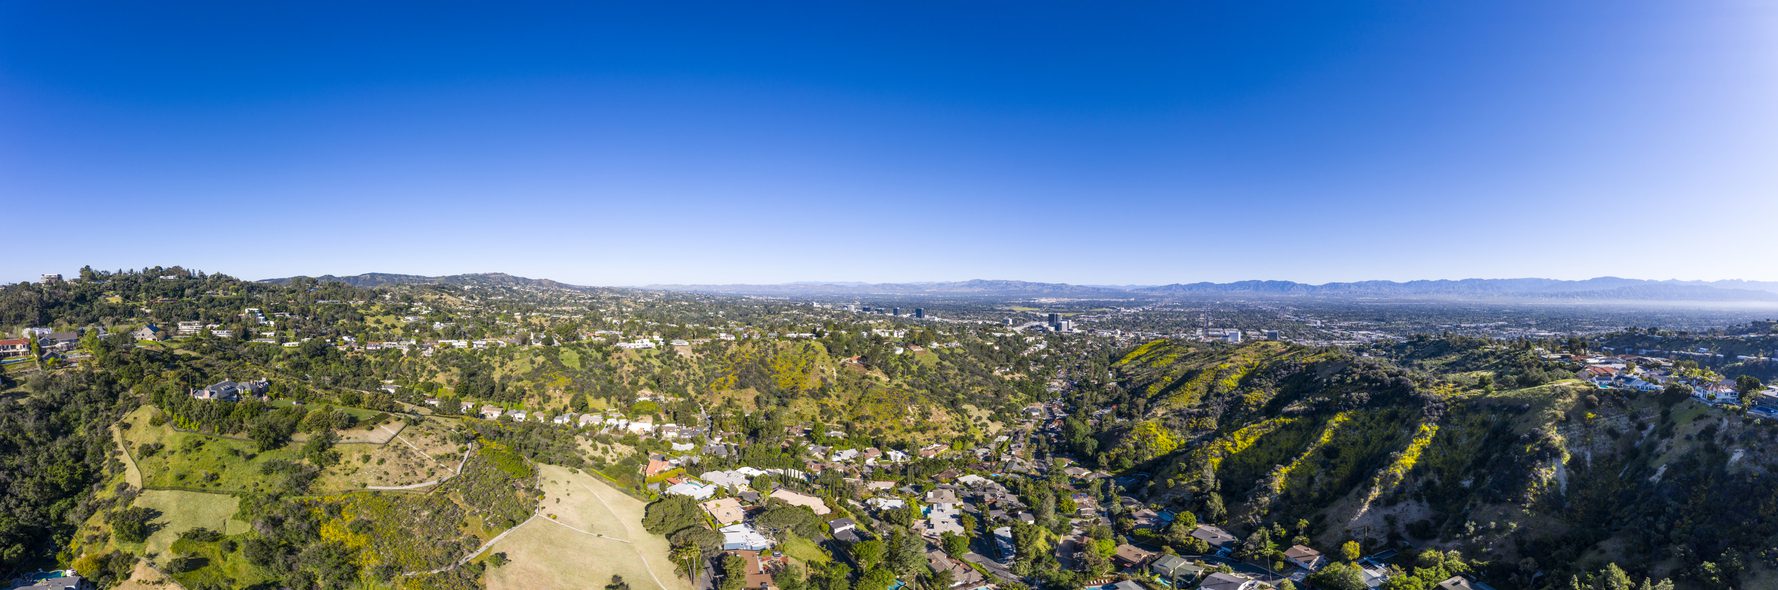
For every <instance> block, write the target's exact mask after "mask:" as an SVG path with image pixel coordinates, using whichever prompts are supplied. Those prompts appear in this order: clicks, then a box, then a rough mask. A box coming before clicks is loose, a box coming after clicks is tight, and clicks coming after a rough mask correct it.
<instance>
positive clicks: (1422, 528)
mask: <svg viewBox="0 0 1778 590" xmlns="http://www.w3.org/2000/svg"><path fill="white" fill-rule="evenodd" d="M1420 344H1421V346H1420V347H1419V348H1418V349H1415V348H1413V347H1412V345H1410V344H1404V345H1402V346H1401V347H1400V348H1399V349H1397V350H1390V351H1385V352H1388V353H1391V354H1393V355H1395V356H1396V357H1397V360H1398V361H1399V363H1398V362H1391V361H1386V360H1382V359H1378V358H1365V357H1362V356H1356V355H1354V354H1352V353H1350V352H1345V351H1330V350H1317V349H1309V348H1303V347H1296V346H1291V345H1286V344H1280V343H1274V342H1261V343H1254V344H1250V345H1247V346H1242V347H1225V346H1220V345H1193V344H1181V343H1175V342H1170V341H1155V342H1150V343H1147V344H1144V345H1142V346H1140V347H1138V348H1136V349H1134V350H1132V351H1130V352H1129V353H1128V354H1126V355H1124V356H1123V357H1122V358H1120V359H1118V360H1117V361H1116V363H1115V364H1114V366H1113V374H1114V377H1115V378H1116V379H1117V382H1118V383H1117V386H1116V387H1115V390H1114V391H1112V392H1110V393H1109V395H1110V396H1111V399H1110V400H1106V401H1109V402H1110V403H1109V404H1106V405H1105V406H1106V407H1114V408H1115V410H1114V411H1112V412H1110V413H1107V414H1105V415H1104V416H1102V417H1100V422H1099V424H1098V425H1097V427H1096V428H1092V427H1087V428H1085V429H1083V428H1082V426H1083V425H1084V423H1085V422H1087V421H1089V420H1091V417H1090V415H1089V414H1088V413H1085V412H1082V413H1077V414H1076V416H1075V417H1074V418H1071V419H1070V421H1071V422H1073V423H1074V424H1071V430H1072V431H1073V432H1075V433H1078V432H1081V431H1083V430H1084V431H1086V432H1091V433H1093V434H1094V436H1093V437H1092V438H1091V440H1090V441H1089V440H1082V439H1081V438H1080V437H1078V436H1071V437H1070V438H1071V439H1072V440H1071V441H1070V442H1071V443H1074V447H1075V448H1076V449H1077V450H1082V451H1089V453H1088V454H1089V455H1090V457H1089V460H1090V461H1093V462H1096V463H1098V464H1099V465H1101V466H1102V467H1104V468H1107V469H1109V470H1111V471H1113V472H1114V473H1117V474H1120V475H1124V476H1129V477H1126V478H1125V479H1124V480H1123V481H1125V482H1128V483H1129V487H1130V488H1131V489H1130V491H1132V492H1134V493H1136V494H1138V495H1145V496H1147V497H1148V498H1150V499H1152V500H1157V501H1162V502H1165V503H1168V504H1169V505H1172V506H1175V507H1177V508H1180V509H1184V510H1189V511H1191V512H1193V513H1194V514H1196V515H1198V516H1200V518H1202V519H1203V520H1205V521H1210V522H1218V523H1225V524H1226V525H1227V526H1228V527H1229V528H1231V529H1232V530H1234V531H1236V532H1237V534H1244V533H1245V532H1247V531H1250V530H1254V529H1256V528H1258V527H1261V526H1264V525H1266V524H1267V523H1294V522H1296V521H1297V520H1298V519H1306V520H1307V521H1309V522H1310V524H1311V527H1310V530H1312V531H1313V538H1314V541H1315V542H1316V543H1317V544H1318V545H1320V546H1323V547H1332V546H1337V545H1338V544H1339V543H1341V542H1343V541H1345V540H1347V539H1359V540H1361V541H1364V542H1365V543H1364V544H1365V545H1366V546H1368V547H1384V546H1396V547H1403V548H1420V547H1438V548H1453V549H1461V550H1463V551H1464V552H1465V554H1466V555H1469V556H1471V557H1472V558H1477V559H1480V560H1483V561H1485V562H1487V563H1488V567H1489V569H1490V570H1492V571H1490V576H1491V577H1492V578H1493V579H1499V580H1510V581H1513V582H1514V586H1515V587H1534V586H1535V585H1534V584H1533V583H1532V581H1533V577H1534V576H1537V575H1538V574H1540V573H1541V574H1542V575H1543V576H1544V577H1542V578H1539V580H1553V579H1561V580H1566V579H1567V578H1566V576H1568V575H1570V574H1571V573H1573V572H1575V571H1579V570H1580V569H1582V568H1589V567H1596V566H1597V565H1599V564H1602V563H1604V562H1608V561H1610V562H1616V563H1618V564H1621V565H1626V566H1631V564H1635V565H1634V566H1632V567H1633V569H1642V570H1645V571H1647V572H1648V573H1652V574H1657V575H1661V576H1667V575H1671V576H1674V577H1676V578H1678V579H1680V580H1682V581H1683V580H1692V581H1698V580H1708V579H1710V578H1712V577H1716V578H1720V579H1725V580H1733V579H1734V576H1736V575H1740V574H1741V572H1742V571H1743V570H1767V569H1769V564H1768V563H1763V562H1765V561H1768V560H1769V559H1770V557H1768V556H1766V555H1765V551H1764V548H1765V547H1770V546H1771V545H1772V542H1773V541H1774V539H1775V538H1778V491H1775V490H1778V486H1775V485H1774V484H1778V478H1774V477H1773V476H1772V473H1773V471H1774V467H1775V466H1778V461H1774V460H1773V458H1772V457H1770V456H1769V455H1767V454H1765V453H1763V452H1761V449H1763V448H1769V447H1770V445H1771V444H1772V443H1774V442H1778V436H1775V430H1774V428H1773V427H1772V426H1771V425H1770V424H1769V423H1759V422H1755V421H1753V420H1751V419H1748V418H1745V417H1743V416H1742V415H1739V414H1735V413H1731V412H1728V411H1724V410H1719V409H1715V408H1709V407H1706V406H1704V405H1702V404H1698V403H1695V402H1693V401H1690V400H1689V399H1687V398H1684V397H1679V398H1663V397H1662V396H1660V395H1655V394H1634V393H1622V392H1611V391H1600V390H1597V389H1594V388H1591V387H1590V386H1586V385H1583V384H1581V383H1579V382H1577V381H1572V380H1553V381H1548V382H1541V383H1539V381H1546V380H1548V379H1549V378H1550V377H1551V376H1556V375H1561V374H1562V371H1561V368H1560V367H1538V366H1532V365H1527V364H1526V360H1525V359H1526V357H1527V355H1525V354H1521V353H1519V352H1517V350H1516V349H1512V348H1509V347H1505V346H1501V345H1485V346H1484V345H1480V344H1475V345H1470V346H1444V347H1437V348H1436V349H1433V348H1428V347H1425V346H1424V343H1420ZM1403 364H1408V365H1412V366H1415V367H1417V368H1415V369H1409V368H1404V367H1403ZM1675 547H1691V548H1696V551H1683V550H1675V549H1674V548H1675ZM1702 564H1708V565H1702ZM1552 575H1554V576H1556V577H1554V578H1551V577H1548V576H1552Z"/></svg>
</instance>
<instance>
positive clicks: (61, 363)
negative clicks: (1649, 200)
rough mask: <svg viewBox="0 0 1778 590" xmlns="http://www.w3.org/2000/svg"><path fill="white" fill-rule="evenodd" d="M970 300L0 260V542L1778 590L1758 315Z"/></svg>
mask: <svg viewBox="0 0 1778 590" xmlns="http://www.w3.org/2000/svg"><path fill="white" fill-rule="evenodd" d="M982 283H985V284H976V285H974V286H969V287H967V288H965V287H963V286H960V285H959V284H949V285H930V284H929V285H922V286H868V287H859V286H854V287H850V288H841V287H838V286H829V287H819V286H807V287H806V291H807V294H806V295H795V294H792V293H790V292H786V291H783V290H781V289H779V288H775V287H774V288H769V289H768V288H766V287H741V286H735V287H696V286H683V287H662V288H650V289H641V288H636V289H612V288H591V287H578V286H572V285H566V284H560V283H555V282H551V281H543V280H532V279H523V278H519V277H512V276H507V275H462V276H451V277H438V278H428V277H415V276H406V275H361V276H356V277H343V278H342V277H324V278H321V279H315V278H306V277H297V278H290V279H278V280H270V281H260V282H247V281H241V280H237V279H234V278H231V277H228V276H225V275H220V274H205V273H200V272H194V271H190V270H187V269H183V268H178V267H172V268H149V269H143V270H136V271H116V272H102V271H95V270H92V269H84V270H82V271H81V273H80V274H79V275H78V276H72V277H69V278H63V277H61V276H55V275H46V276H44V277H43V278H42V280H40V281H35V282H29V283H18V284H13V285H10V286H6V287H4V289H0V326H5V327H6V333H5V335H6V339H4V340H0V363H4V365H3V366H4V368H5V372H4V373H3V377H0V467H3V468H4V469H3V470H0V474H4V475H0V492H4V493H0V507H3V508H4V514H5V518H4V519H0V559H3V561H0V563H3V564H4V568H5V570H4V573H5V574H6V577H7V579H9V580H12V579H16V581H14V582H11V585H10V586H8V587H9V588H66V587H88V586H92V585H97V586H103V587H126V588H149V587H183V588H190V589H200V588H203V589H208V588H347V587H351V588H478V587H489V588H585V587H593V586H603V587H605V588H607V589H608V590H618V589H621V588H632V587H638V588H672V589H687V588H702V589H720V590H744V589H751V590H895V589H899V588H906V587H910V586H912V587H918V588H922V589H930V590H953V589H958V590H981V589H988V588H996V589H1008V590H1016V589H1023V588H1039V589H1070V590H1094V589H1104V590H1114V589H1115V590H1162V589H1177V590H1189V589H1193V588H1201V589H1204V590H1253V589H1258V588H1330V589H1361V588H1370V589H1376V588H1382V589H1388V590H1402V589H1427V590H1430V589H1440V590H1447V589H1457V588H1477V589H1485V588H1570V587H1571V584H1573V585H1574V586H1573V587H1577V588H1583V587H1584V588H1595V587H1598V588H1606V587H1610V588H1618V587H1619V586H1595V585H1592V584H1609V583H1615V582H1611V580H1630V581H1636V582H1638V583H1640V582H1641V581H1642V580H1643V579H1644V578H1647V580H1648V581H1647V584H1648V586H1645V587H1658V588H1669V587H1680V588H1714V587H1721V586H1722V585H1728V584H1737V585H1736V586H1735V587H1762V586H1761V585H1763V584H1766V583H1767V582H1768V581H1771V580H1778V553H1775V552H1774V551H1773V550H1772V549H1771V548H1772V547H1773V546H1774V545H1773V542H1774V540H1778V510H1775V509H1774V507H1775V506H1778V485H1774V484H1778V471H1775V468H1778V456H1775V455H1773V454H1772V453H1771V452H1770V449H1772V448H1774V447H1773V446H1772V443H1773V442H1774V441H1778V388H1775V387H1772V386H1768V385H1765V383H1767V382H1772V381H1778V379H1775V378H1778V365H1774V364H1773V363H1772V358H1771V357H1772V354H1773V353H1774V351H1778V322H1774V321H1772V320H1769V319H1765V316H1766V314H1767V313H1769V311H1770V308H1766V307H1762V306H1760V305H1748V306H1716V305H1700V306H1699V307H1698V308H1697V310H1696V311H1685V310H1683V309H1679V308H1675V307H1673V306H1672V305H1671V302H1669V301H1661V302H1648V301H1643V302H1636V301H1627V302H1626V301H1618V302H1614V303H1596V302H1595V303H1588V302H1577V301H1575V300H1574V299H1575V298H1574V297H1566V298H1564V299H1563V300H1562V301H1555V302H1552V301H1547V300H1540V299H1538V298H1535V297H1526V298H1521V299H1512V298H1503V297H1493V298H1488V299H1486V300H1478V301H1475V302H1469V303H1462V304H1456V303H1452V302H1451V301H1452V300H1450V299H1447V298H1448V297H1450V296H1449V295H1440V296H1439V297H1440V298H1439V299H1437V301H1439V302H1440V303H1439V304H1437V305H1433V304H1429V303H1428V302H1427V300H1426V299H1421V298H1418V297H1413V296H1403V297H1401V298H1399V299H1397V298H1385V299H1378V298H1375V297H1363V298H1347V297H1341V296H1316V297H1295V296H1283V295H1275V294H1263V293H1254V292H1251V290H1249V291H1247V292H1244V293H1241V292H1228V291H1230V290H1229V289H1222V290H1220V292H1215V293H1212V294H1210V295H1204V294H1201V293H1195V292H1185V293H1176V292H1169V290H1168V289H1146V290H1138V289H1134V288H1120V289H1109V288H1078V289H1080V290H1081V291H1080V292H1075V293H1070V292H1068V289H1064V288H1063V287H1064V286H1058V285H1036V284H1024V283H991V282H982ZM1693 288H1694V287H1687V289H1693ZM1696 288H1709V287H1696ZM1173 291H1178V289H1174V290H1173ZM1195 291H1217V290H1215V289H1210V288H1208V287H1198V288H1196V289H1195ZM1735 292H1736V293H1741V291H1735ZM1571 293H1572V292H1571ZM1760 293H1765V292H1760ZM1583 299H1584V298H1583ZM1721 299H1722V298H1717V300H1718V301H1719V302H1720V300H1721ZM1753 299H1754V300H1755V301H1754V303H1758V302H1759V301H1763V300H1765V299H1766V297H1764V296H1763V295H1758V296H1755V297H1753ZM1638 310H1643V311H1638ZM1735 580H1739V582H1733V581H1735ZM1625 583H1630V582H1628V581H1626V582H1625ZM1622 587H1624V588H1629V587H1630V586H1622Z"/></svg>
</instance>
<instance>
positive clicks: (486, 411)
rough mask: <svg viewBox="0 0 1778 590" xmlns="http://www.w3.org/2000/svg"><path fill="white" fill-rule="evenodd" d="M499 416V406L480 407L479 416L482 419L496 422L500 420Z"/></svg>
mask: <svg viewBox="0 0 1778 590" xmlns="http://www.w3.org/2000/svg"><path fill="white" fill-rule="evenodd" d="M500 414H501V411H500V406H482V411H481V415H482V418H484V419H487V420H498V419H500Z"/></svg>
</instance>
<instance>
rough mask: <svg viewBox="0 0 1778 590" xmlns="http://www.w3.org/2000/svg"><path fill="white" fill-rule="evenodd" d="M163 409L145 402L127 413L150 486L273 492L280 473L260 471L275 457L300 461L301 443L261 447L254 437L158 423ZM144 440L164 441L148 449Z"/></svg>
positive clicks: (130, 438)
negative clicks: (155, 422) (155, 420)
mask: <svg viewBox="0 0 1778 590" xmlns="http://www.w3.org/2000/svg"><path fill="white" fill-rule="evenodd" d="M156 412H158V410H156V409H154V408H152V407H148V406H144V407H141V408H137V409H136V411H134V412H131V413H130V414H129V415H127V416H125V417H124V419H123V422H122V423H121V425H120V427H121V428H122V430H123V438H124V442H125V444H127V445H128V447H129V452H130V456H131V457H133V458H134V459H135V462H136V465H137V467H138V468H139V469H141V473H142V484H143V487H144V488H158V489H183V490H189V491H202V492H243V491H259V492H264V491H270V490H271V489H273V486H274V485H276V484H277V483H278V482H280V481H281V480H280V479H279V477H280V476H276V475H270V476H268V475H266V474H263V473H260V466H261V465H263V464H264V463H265V462H267V461H270V460H273V459H285V460H292V461H294V460H296V459H297V454H298V452H297V448H296V446H295V445H288V446H285V447H284V448H280V449H272V450H270V451H266V452H263V453H262V452H259V450H258V449H257V448H256V447H255V446H254V444H253V442H251V441H247V440H239V439H233V438H221V437H215V436H209V435H204V434H196V433H190V432H179V431H177V430H174V429H173V427H172V425H171V424H169V423H163V424H161V425H160V426H153V425H151V424H150V423H149V422H150V417H151V416H153V415H154V414H155V413H156ZM144 445H160V448H159V450H157V451H155V452H153V453H152V454H148V453H145V452H144Z"/></svg>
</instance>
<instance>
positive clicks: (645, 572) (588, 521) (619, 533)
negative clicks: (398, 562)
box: [481, 465, 691, 590]
mask: <svg viewBox="0 0 1778 590" xmlns="http://www.w3.org/2000/svg"><path fill="white" fill-rule="evenodd" d="M537 467H538V474H539V477H540V483H541V484H542V487H543V493H544V497H543V503H542V505H541V506H540V508H539V510H540V512H542V514H543V515H544V517H543V518H535V519H532V520H531V521H530V522H528V523H526V524H524V525H523V526H520V527H519V528H518V529H515V530H514V531H513V532H512V534H510V535H508V536H507V537H506V538H504V539H501V540H500V542H498V543H495V544H494V545H493V546H492V547H489V548H488V550H487V551H486V552H484V553H483V555H482V557H481V559H482V560H483V561H484V562H485V560H486V558H487V556H488V555H491V554H493V553H505V554H506V556H507V558H508V559H510V560H511V562H510V563H507V564H506V565H504V566H501V567H498V568H493V569H491V570H489V571H488V573H487V578H486V580H487V583H488V588H490V589H491V590H502V589H514V590H517V589H521V588H589V587H597V586H604V585H605V582H607V581H609V580H610V579H611V576H612V575H619V576H623V578H624V581H626V582H629V584H630V586H631V587H632V588H637V589H639V590H640V589H645V588H659V589H662V590H687V589H689V588H690V587H691V584H690V583H689V582H688V581H686V580H685V579H684V578H680V577H678V576H677V575H676V574H674V573H673V563H672V562H671V561H670V558H669V557H668V555H667V552H668V545H667V540H666V539H662V538H660V537H656V536H654V535H650V534H648V533H647V532H646V531H643V530H642V507H643V504H642V501H641V500H637V499H635V498H631V497H629V496H626V495H624V494H623V493H622V492H619V491H617V489H616V488H613V487H611V486H609V485H607V484H606V483H605V482H604V481H601V480H600V479H599V478H598V477H596V476H593V475H589V474H586V473H574V472H571V471H569V470H567V469H564V468H561V467H556V466H554V465H538V466H537Z"/></svg>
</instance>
